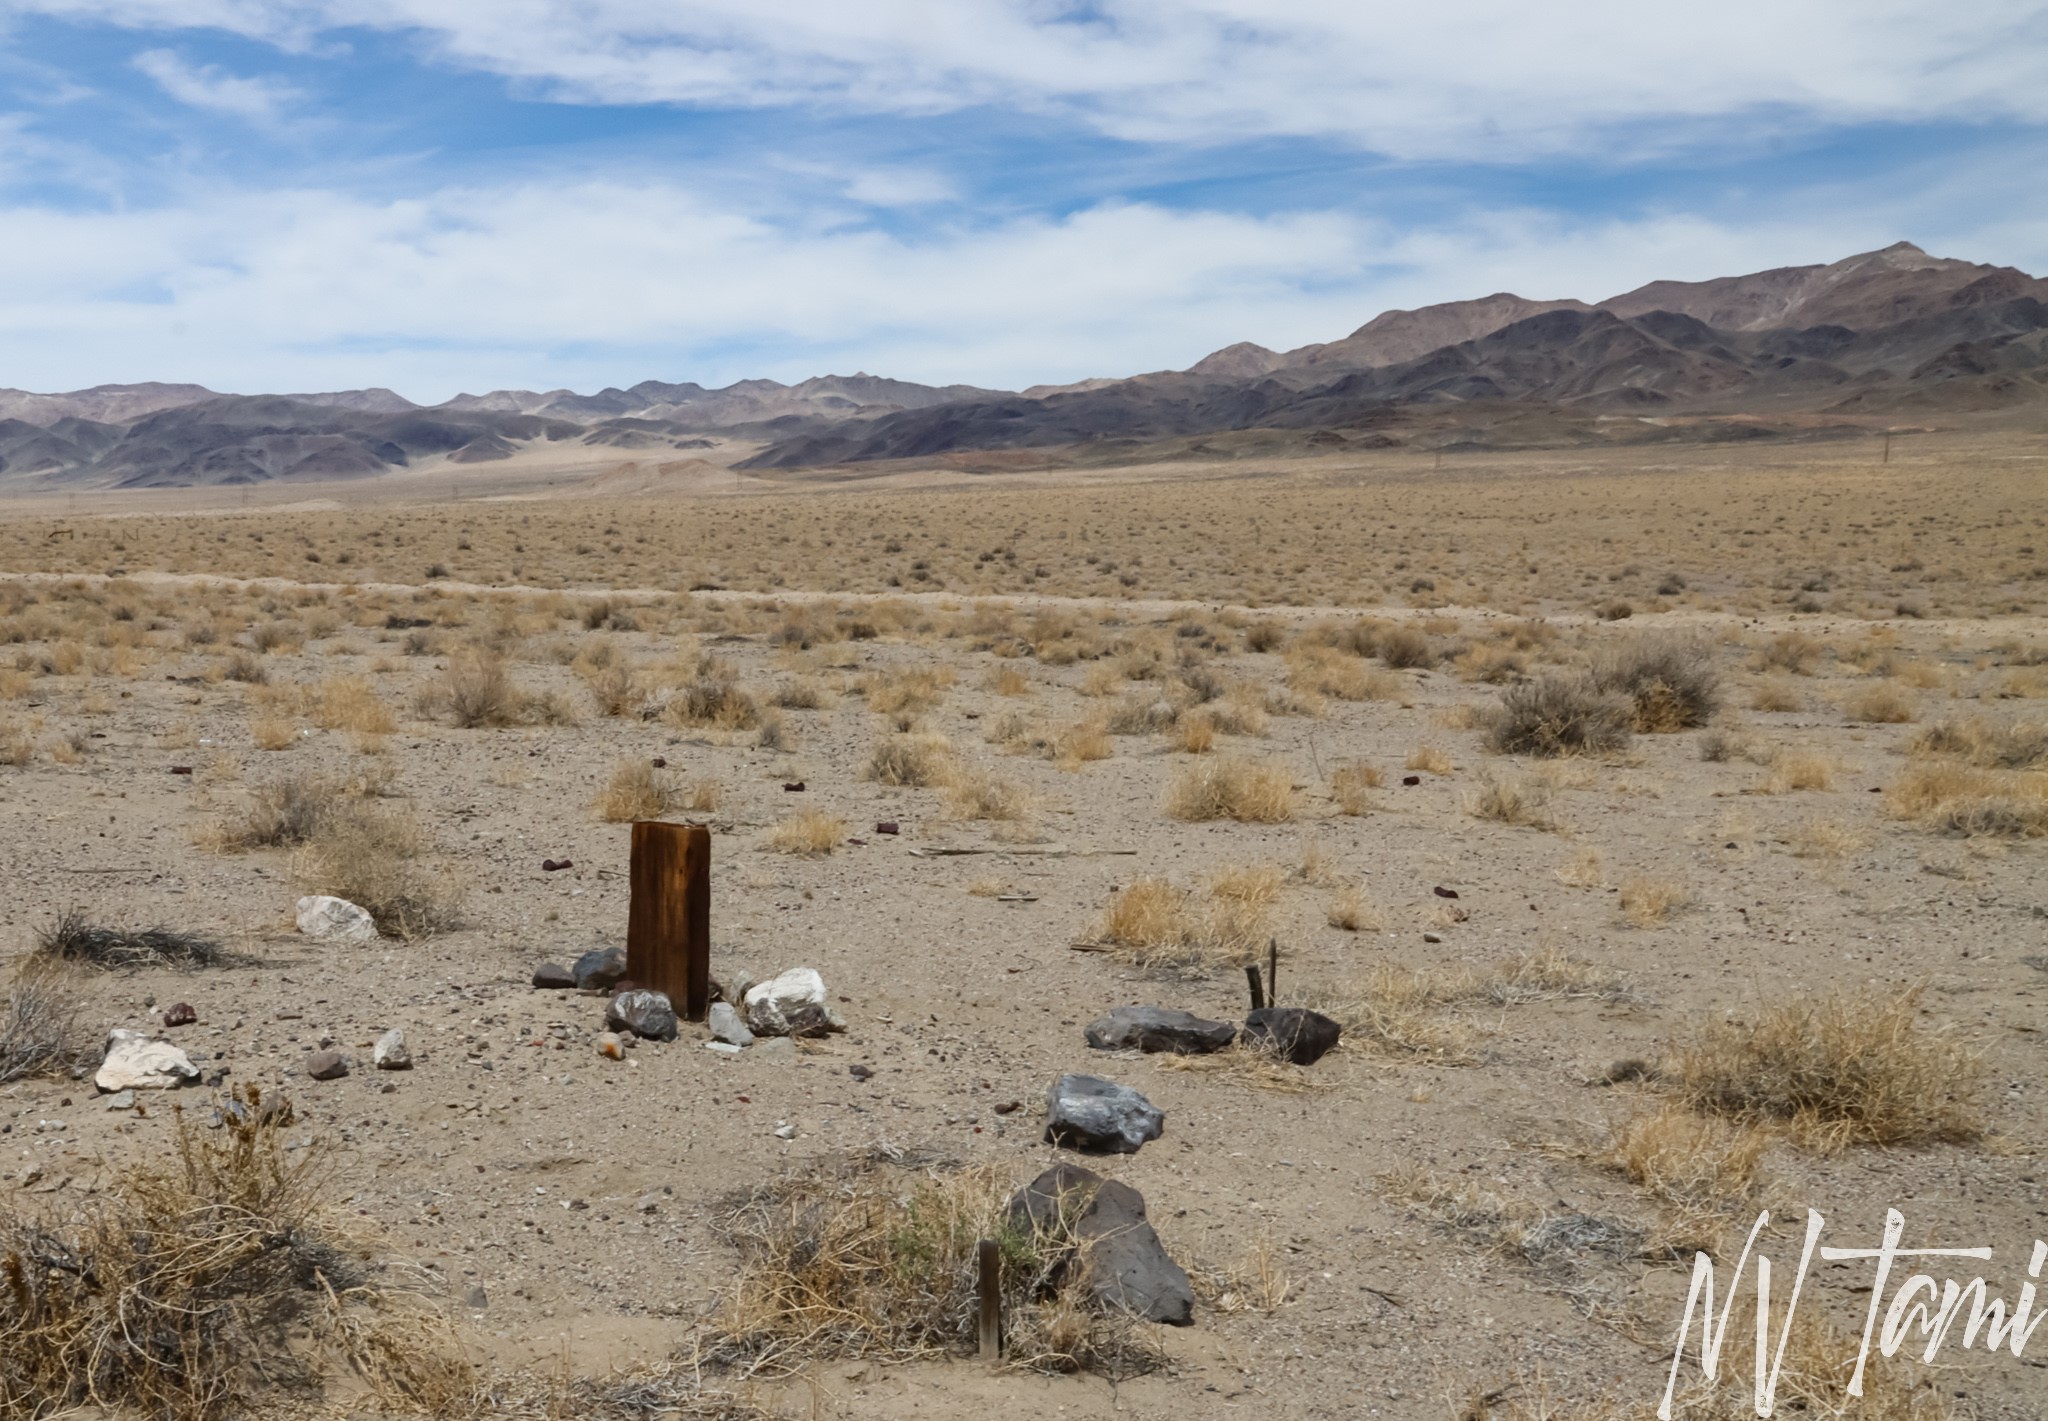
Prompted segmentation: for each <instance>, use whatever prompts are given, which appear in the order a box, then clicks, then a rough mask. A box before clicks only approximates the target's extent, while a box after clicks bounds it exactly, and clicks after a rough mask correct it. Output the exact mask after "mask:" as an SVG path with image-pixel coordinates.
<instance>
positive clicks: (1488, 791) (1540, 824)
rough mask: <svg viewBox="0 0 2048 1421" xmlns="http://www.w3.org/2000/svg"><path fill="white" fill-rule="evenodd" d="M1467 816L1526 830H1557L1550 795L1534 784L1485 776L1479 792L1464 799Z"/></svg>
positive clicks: (1474, 792)
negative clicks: (1551, 813) (1552, 816)
mask: <svg viewBox="0 0 2048 1421" xmlns="http://www.w3.org/2000/svg"><path fill="white" fill-rule="evenodd" d="M1464 805H1465V812H1466V813H1467V814H1469V815H1471V816H1472V817H1473V818H1474V819H1491V820H1492V821H1494V822H1495V823H1497V824H1514V825H1517V826H1520V827H1522V828H1527V829H1554V828H1556V827H1557V821H1556V820H1555V819H1553V818H1551V816H1550V794H1549V791H1547V790H1546V789H1544V787H1543V786H1542V785H1540V784H1537V783H1535V782H1534V781H1531V780H1505V779H1495V778H1493V777H1492V776H1490V775H1489V776H1486V777H1485V778H1483V779H1481V781H1480V783H1479V788H1477V789H1475V790H1468V791H1466V793H1465V795H1464Z"/></svg>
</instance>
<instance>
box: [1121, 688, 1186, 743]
mask: <svg viewBox="0 0 2048 1421" xmlns="http://www.w3.org/2000/svg"><path fill="white" fill-rule="evenodd" d="M1179 719H1180V707H1179V706H1177V705H1175V704H1174V703H1173V702H1172V701H1170V700H1168V699H1167V698H1166V697H1164V696H1159V695H1136V696H1125V697H1124V698H1123V699H1122V700H1120V701H1118V702H1117V703H1116V704H1115V705H1114V706H1112V707H1111V708H1110V712H1109V719H1108V726H1109V733H1110V734H1112V735H1156V734H1158V733H1159V732H1161V731H1165V730H1171V729H1172V728H1173V724H1174V722H1175V721H1177V720H1179Z"/></svg>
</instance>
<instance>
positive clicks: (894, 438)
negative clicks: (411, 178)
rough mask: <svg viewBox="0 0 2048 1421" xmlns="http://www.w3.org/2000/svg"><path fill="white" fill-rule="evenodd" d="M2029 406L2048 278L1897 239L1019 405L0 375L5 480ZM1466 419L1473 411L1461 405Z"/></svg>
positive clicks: (1731, 426)
mask: <svg viewBox="0 0 2048 1421" xmlns="http://www.w3.org/2000/svg"><path fill="white" fill-rule="evenodd" d="M2032 409H2039V410H2041V411H2042V412H2043V413H2044V414H2048V281H2042V280H2040V279H2038V278H2036V277H2033V276H2029V275H2028V274H2027V273H2025V272H2022V271H2016V270H2014V269H2012V268H2010V267H1992V266H1984V265H1980V264H1977V263H1973V262H1967V261H1958V260H1955V259H1953V258H1947V257H1935V256H1930V255H1928V254H1927V253H1926V252H1923V251H1921V250H1920V249H1919V248H1918V247H1915V246H1913V245H1911V244H1910V243H1906V242H1900V243H1897V244H1895V245H1893V246H1890V247H1886V248H1885V249H1884V250H1882V251H1876V252H1865V253H1861V254H1859V255H1857V256H1852V257H1848V258H1845V259H1843V260H1841V261H1838V262H1831V263H1828V264H1826V265H1817V266H1798V267H1779V268H1775V269H1773V270H1770V271H1761V272H1754V273H1751V274H1749V275H1747V276H1730V277H1720V278H1716V279H1714V280H1710V281H1689V282H1688V281H1657V282H1652V283H1650V284H1649V285H1647V286H1642V287H1638V288H1637V289H1635V290H1634V291H1628V292H1624V293H1622V294H1621V295H1619V296H1613V297H1609V298H1608V299H1606V300H1604V301H1600V302H1597V303H1593V304H1588V303H1586V302H1584V301H1578V300H1530V299H1527V298H1524V297H1521V296H1517V295H1514V294H1512V293H1508V292H1499V293H1496V294H1494V295H1492V296H1486V297H1482V298H1479V299H1477V300H1470V301H1451V302H1446V303H1443V304H1441V305H1436V306H1425V307H1422V308H1420V309H1418V310H1412V311H1386V312H1382V313H1381V314H1380V315H1378V316H1375V317H1373V319H1372V320H1370V321H1368V322H1366V323H1365V324H1364V325H1362V326H1360V327H1359V328H1358V329H1356V330H1354V331H1353V332H1352V333H1351V334H1350V335H1348V336H1344V337H1342V338H1340V339H1338V340H1333V341H1329V342H1327V343H1324V344H1319V345H1308V346H1303V347H1301V348H1299V349H1297V350H1291V351H1284V352H1283V351H1273V350H1268V349H1266V348H1264V347H1263V346H1259V345H1255V344H1252V343H1250V342H1239V343H1237V344H1235V345H1228V346H1225V347H1223V348H1221V349H1219V350H1217V351H1215V352H1214V353H1213V354H1211V355H1208V356H1206V357H1204V358H1203V359H1202V360H1199V361H1197V362H1196V363H1195V364H1194V365H1192V366H1191V367H1189V368H1188V369H1187V370H1184V371H1157V372H1153V373H1150V374H1144V375H1135V376H1129V377H1124V378H1107V377H1097V378H1093V379H1088V380H1081V381H1076V382H1074V383H1072V384H1067V385H1057V386H1036V387H1033V388H1032V389H1030V390H1027V391H1025V392H1024V393H1022V394H1011V393H1008V392H1005V391H999V390H985V389H981V388H978V387H976V386H972V385H944V386H932V385H920V384H914V383H911V382H909V381H904V380H890V379H885V378H882V377H879V376H874V375H867V374H854V375H823V376H818V377H816V378H814V379H809V380H804V381H802V382H800V383H798V384H795V385H784V384H781V383H779V382H778V381H774V380H742V381H739V382H737V383H736V384H732V385H728V386H725V387H724V388H722V389H707V388H705V387H704V386H702V385H698V384H694V383H691V382H683V383H679V384H670V383H665V382H663V381H659V380H647V381H643V382H641V383H640V384H637V385H634V386H633V387H631V388H630V389H618V388H607V389H603V390H599V391H598V392H596V393H595V394H590V395H583V394H578V393H576V392H575V391H572V390H549V391H545V392H542V391H533V390H494V391H491V392H490V393H488V394H483V395H458V396H456V397H455V398H454V399H452V400H449V401H447V402H446V403H444V404H441V405H436V406H420V405H415V404H414V403H413V402H412V401H410V400H408V399H406V398H405V397H404V396H402V395H399V394H398V393H396V392H394V391H392V390H387V389H382V388H375V389H367V390H343V391H335V392H330V393H325V394H300V395H222V394H216V393H215V392H214V391H211V390H208V389H205V388H203V387H201V386H197V385H166V384H143V385H101V386H96V387H95V388H93V389H90V390H77V391H72V392H70V393H68V394H33V393H29V392H27V391H22V390H0V489H13V490H23V489H49V488H67V487H69V488H86V487H103V488H104V487H111V488H144V487H172V486H187V485H208V484H243V483H255V482H263V481H268V480H273V479H297V480H325V479H343V478H366V477H374V476H377V475H380V474H384V473H387V472H390V471H392V470H394V469H402V468H408V467H412V466H414V465H416V464H418V463H420V462H421V461H423V460H446V461H448V462H450V463H454V464H458V465H460V464H486V463H491V462H495V461H497V460H502V459H507V458H511V457H513V456H514V455H516V454H518V453H519V452H520V451H521V450H524V449H529V448H533V447H535V446H538V445H568V444H576V445H582V446H587V447H589V448H591V449H592V450H594V451H604V450H619V451H622V452H630V451H642V450H646V451H652V452H654V453H656V454H660V455H666V453H667V451H672V450H683V451H687V450H696V449H705V448H708V447H710V446H711V445H712V444H713V443H714V442H717V441H719V440H725V439H740V440H745V441H748V442H749V445H751V446H756V447H760V452H759V453H758V454H756V455H755V456H754V457H752V458H751V459H749V460H747V461H745V462H744V463H743V464H742V465H741V467H743V468H762V469H791V468H802V467H808V466H816V465H832V464H859V463H868V462H874V461H877V460H889V459H925V458H934V457H939V456H946V457H949V458H950V457H955V456H960V455H963V454H971V453H972V452H974V451H999V450H1025V449H1052V448H1056V447H1060V446H1073V447H1074V448H1075V449H1076V450H1079V451H1087V450H1110V451H1120V452H1122V453H1124V454H1132V453H1133V452H1134V451H1138V450H1142V449H1143V448H1144V447H1146V446H1148V445H1159V444H1161V442H1162V441H1175V440H1180V441H1197V444H1196V445H1191V446H1190V447H1191V448H1192V449H1194V450H1195V452H1200V451H1199V447H1198V441H1199V437H1200V436H1203V435H1217V434H1222V433H1225V432H1237V431H1252V430H1266V431H1274V432H1276V437H1281V436H1284V438H1282V439H1281V444H1282V446H1285V442H1286V440H1288V439H1292V440H1295V441H1296V444H1297V445H1298V446H1300V447H1327V448H1335V447H1343V446H1345V445H1347V444H1349V443H1351V442H1353V441H1354V440H1363V441H1364V442H1365V443H1366V444H1368V445H1370V446H1372V447H1386V446H1389V445H1393V444H1398V443H1400V442H1402V441H1403V439H1404V438H1405V437H1409V436H1406V435H1403V434H1401V433H1397V432H1394V431H1395V427H1396V426H1399V425H1404V424H1405V425H1409V426H1414V427H1416V428H1420V427H1421V426H1423V425H1427V424H1431V422H1432V420H1433V421H1434V427H1437V428H1439V429H1443V428H1448V427H1449V426H1450V424H1452V423H1456V424H1457V425H1458V426H1459V427H1460V428H1461V429H1463V430H1464V431H1465V432H1464V433H1462V434H1459V435H1458V436H1457V437H1459V438H1468V439H1469V438H1482V437H1487V436H1485V428H1486V427H1487V422H1488V421H1489V420H1491V421H1492V422H1493V424H1495V425H1499V426H1502V427H1506V426H1509V425H1515V426H1517V427H1519V428H1521V429H1524V430H1527V429H1530V428H1538V427H1540V428H1541V429H1542V430H1543V431H1544V432H1545V433H1544V437H1545V438H1549V439H1562V440H1572V439H1587V438H1594V437H1607V435H1608V434H1611V432H1612V430H1611V424H1610V425H1606V426H1603V425H1602V424H1601V422H1600V421H1601V419H1602V418H1603V417H1604V418H1606V419H1607V420H1609V421H1610V422H1611V421H1612V420H1613V419H1614V418H1616V417H1617V416H1625V415H1636V416H1643V417H1650V418H1653V419H1656V420H1658V421H1659V425H1658V427H1659V429H1660V430H1661V431H1663V432H1662V433H1661V434H1660V437H1672V438H1677V437H1698V438H1719V437H1757V436H1762V435H1768V434H1770V433H1771V432H1773V430H1774V428H1776V427H1777V426H1775V425H1773V424H1772V423H1770V421H1772V420H1777V421H1781V422H1784V423H1785V425H1786V427H1788V428H1790V427H1793V426H1794V425H1797V426H1799V427H1803V428H1811V427H1814V426H1815V425H1816V424H1818V425H1822V426H1826V425H1827V424H1828V422H1829V421H1833V422H1834V427H1837V428H1840V427H1845V426H1843V425H1842V423H1841V422H1842V421H1845V420H1852V419H1867V418H1872V417H1877V416H1882V415H1884V414H1885V413H1886V412H1887V411H1894V412H1896V411H1912V412H1913V413H1914V415H1915V417H1916V418H1917V417H1923V416H1929V415H1932V416H1940V415H1942V414H1944V413H1947V414H1952V415H1957V416H1961V415H1964V414H1977V413H1982V412H1986V411H1993V412H1996V411H2014V410H2019V411H2026V410H2032ZM1451 410H1462V411H1468V412H1469V414H1470V417H1469V418H1459V419H1457V420H1456V421H1451V420H1447V419H1445V418H1443V417H1442V416H1443V415H1444V413H1445V412H1447V411H1451ZM1431 412H1435V414H1434V415H1432V414H1431ZM1532 416H1533V417H1535V419H1534V423H1533V424H1532V422H1531V419H1530V418H1529V417H1532ZM1664 416H1682V417H1684V418H1680V419H1678V420H1676V421H1665V420H1663V417H1664ZM1737 416H1739V417H1740V419H1739V420H1738V422H1736V423H1728V422H1726V420H1727V419H1728V417H1737ZM1696 417H1706V419H1705V422H1702V421H1701V419H1700V418H1696ZM1630 428H1631V429H1633V428H1635V426H1634V425H1631V426H1630ZM1518 437H1520V436H1518ZM742 447H748V446H747V445H743V446H742ZM728 457H729V456H728Z"/></svg>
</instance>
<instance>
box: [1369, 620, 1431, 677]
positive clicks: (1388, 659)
mask: <svg viewBox="0 0 2048 1421" xmlns="http://www.w3.org/2000/svg"><path fill="white" fill-rule="evenodd" d="M1377 640H1378V645H1377V647H1376V648H1375V650H1377V651H1378V652H1379V658H1380V660H1381V661H1383V662H1385V663H1386V664H1387V665H1388V666H1391V667H1393V668H1394V669H1395V670H1397V671H1400V670H1421V669H1424V668H1426V667H1428V666H1431V665H1433V664H1434V663H1435V661H1436V655H1435V653H1434V652H1433V651H1432V650H1431V649H1430V645H1429V638H1428V637H1426V636H1424V635H1423V634H1422V633H1421V632H1419V631H1417V630H1416V629H1415V628H1414V627H1410V626H1393V627H1388V628H1386V629H1385V630H1384V631H1382V632H1380V633H1379V636H1378V639H1377Z"/></svg>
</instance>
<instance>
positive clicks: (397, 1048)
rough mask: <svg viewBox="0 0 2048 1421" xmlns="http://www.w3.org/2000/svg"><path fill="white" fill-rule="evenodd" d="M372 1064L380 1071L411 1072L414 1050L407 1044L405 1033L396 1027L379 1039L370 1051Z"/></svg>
mask: <svg viewBox="0 0 2048 1421" xmlns="http://www.w3.org/2000/svg"><path fill="white" fill-rule="evenodd" d="M370 1064H371V1065H373V1066H375V1067H376V1068H377V1069H378V1070H380V1071H409V1070H411V1069H412V1048H411V1047H409V1046H407V1045H406V1044H405V1033H404V1032H403V1031H400V1030H399V1029H398V1028H397V1027H395V1026H394V1027H392V1028H391V1029H390V1030H389V1031H387V1032H385V1033H384V1034H383V1035H382V1036H380V1037H378V1038H377V1044H376V1045H375V1046H374V1047H372V1048H371V1050H370Z"/></svg>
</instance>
